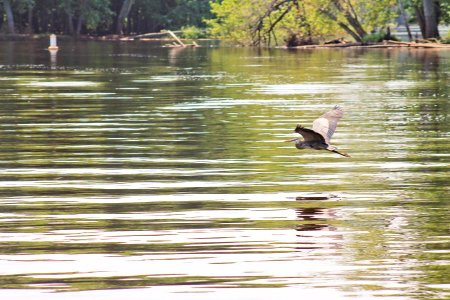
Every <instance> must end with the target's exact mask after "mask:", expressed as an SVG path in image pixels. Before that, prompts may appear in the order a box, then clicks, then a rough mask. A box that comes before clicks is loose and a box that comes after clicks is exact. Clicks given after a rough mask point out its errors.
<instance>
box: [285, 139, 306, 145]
mask: <svg viewBox="0 0 450 300" xmlns="http://www.w3.org/2000/svg"><path fill="white" fill-rule="evenodd" d="M302 141H303V140H302V139H301V138H294V139H290V140H286V141H285V142H288V143H292V142H293V143H295V144H300V143H301V142H302Z"/></svg>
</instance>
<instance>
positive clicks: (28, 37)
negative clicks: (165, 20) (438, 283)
mask: <svg viewBox="0 0 450 300" xmlns="http://www.w3.org/2000/svg"><path fill="white" fill-rule="evenodd" d="M49 37H50V34H14V35H10V34H0V41H20V42H21V41H35V40H44V39H48V38H49ZM58 39H60V40H65V41H67V40H73V41H110V42H114V41H116V42H137V41H140V42H146V41H173V39H172V38H153V37H152V38H148V37H139V36H138V35H104V36H90V35H82V36H79V37H74V36H70V35H58ZM180 40H183V41H186V40H188V41H215V40H218V39H213V38H201V39H187V38H181V39H180ZM274 48H279V49H292V50H296V49H300V50H301V49H308V50H309V49H346V48H350V49H354V48H359V49H383V48H384V49H392V48H409V49H443V50H444V49H449V50H450V44H442V43H436V42H402V41H391V40H389V41H383V42H378V43H367V44H366V43H361V42H347V43H334V44H314V45H301V46H295V47H287V46H278V47H274Z"/></svg>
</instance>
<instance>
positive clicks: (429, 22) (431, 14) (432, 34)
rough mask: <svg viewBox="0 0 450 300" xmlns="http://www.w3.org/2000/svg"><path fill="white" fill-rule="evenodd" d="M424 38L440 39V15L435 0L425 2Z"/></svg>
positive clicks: (424, 0) (425, 0)
mask: <svg viewBox="0 0 450 300" xmlns="http://www.w3.org/2000/svg"><path fill="white" fill-rule="evenodd" d="M423 16H424V20H425V35H424V38H426V39H428V38H439V30H438V15H437V11H436V8H435V6H434V3H433V0H423Z"/></svg>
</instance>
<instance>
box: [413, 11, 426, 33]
mask: <svg viewBox="0 0 450 300" xmlns="http://www.w3.org/2000/svg"><path fill="white" fill-rule="evenodd" d="M422 8H423V7H421V6H418V5H414V11H415V12H416V19H417V23H418V24H419V27H420V33H421V34H422V37H424V36H425V18H424V16H423V9H422Z"/></svg>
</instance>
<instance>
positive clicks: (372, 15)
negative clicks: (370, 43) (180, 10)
mask: <svg viewBox="0 0 450 300" xmlns="http://www.w3.org/2000/svg"><path fill="white" fill-rule="evenodd" d="M396 4H397V2H396V0H366V1H359V0H243V1H238V0H223V1H221V2H214V3H212V4H211V7H212V11H213V13H214V14H215V16H216V17H215V18H214V19H213V20H210V21H209V22H208V23H209V25H210V26H211V28H212V32H213V33H214V34H216V35H218V36H222V37H227V38H231V39H233V40H240V41H241V42H244V43H248V40H251V41H252V42H251V43H252V44H254V45H259V44H260V42H261V41H262V42H265V43H266V44H269V43H270V41H271V40H273V39H276V38H279V37H283V39H284V40H287V41H290V40H292V39H291V38H289V36H290V37H300V38H299V39H300V41H301V42H302V43H304V42H306V43H308V42H310V41H311V40H312V39H313V38H315V39H317V38H322V37H325V36H330V35H333V34H334V35H336V34H341V32H342V31H341V30H337V29H336V25H337V26H338V27H339V28H340V29H342V30H343V31H344V32H345V33H347V34H349V35H350V36H352V37H353V38H354V39H355V40H356V41H363V39H364V37H365V36H366V35H367V34H368V33H370V32H372V31H375V30H382V29H383V28H385V27H387V24H389V22H390V21H391V20H392V19H393V18H394V16H395V15H396V10H395V7H396ZM271 37H272V38H271ZM286 37H288V38H287V39H286Z"/></svg>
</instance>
